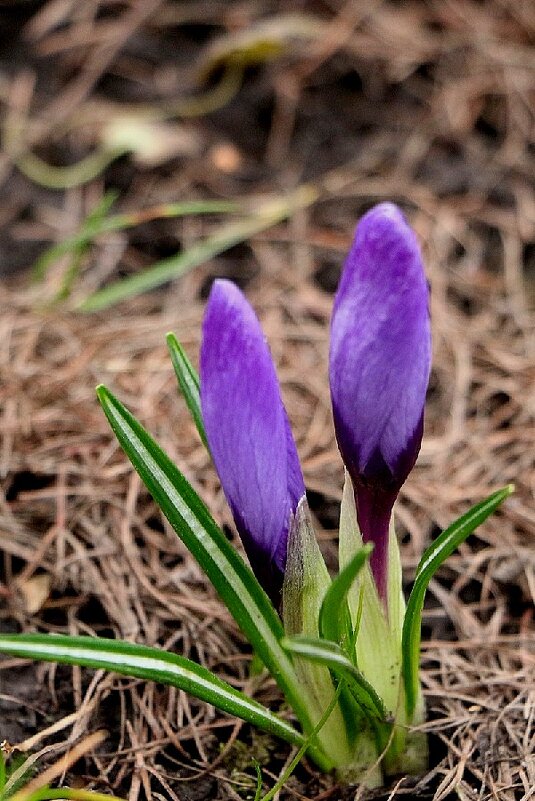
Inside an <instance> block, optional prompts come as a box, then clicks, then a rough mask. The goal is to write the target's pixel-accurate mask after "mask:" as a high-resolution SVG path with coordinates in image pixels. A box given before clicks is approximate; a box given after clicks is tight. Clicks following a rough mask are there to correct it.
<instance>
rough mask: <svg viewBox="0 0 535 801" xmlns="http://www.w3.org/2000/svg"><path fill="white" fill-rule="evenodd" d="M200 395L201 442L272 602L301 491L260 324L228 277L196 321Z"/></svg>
mask: <svg viewBox="0 0 535 801" xmlns="http://www.w3.org/2000/svg"><path fill="white" fill-rule="evenodd" d="M200 379H201V386H200V394H201V406H202V415H203V420H204V425H205V429H206V435H207V439H208V444H209V447H210V451H211V453H212V457H213V459H214V463H215V466H216V469H217V472H218V474H219V478H220V480H221V484H222V487H223V490H224V492H225V496H226V498H227V501H228V503H229V506H230V508H231V511H232V514H233V517H234V520H235V523H236V527H237V529H238V532H239V534H240V537H241V539H242V541H243V544H244V547H245V550H246V553H247V556H248V557H249V561H250V562H251V566H252V568H253V570H254V572H255V574H256V576H257V578H258V579H259V581H260V582H261V584H262V585H263V587H264V589H265V590H266V591H267V592H268V594H269V595H270V596H271V598H272V600H274V602H276V603H278V601H279V600H280V590H281V587H282V580H283V575H284V568H285V565H286V549H287V542H288V530H289V526H290V521H291V518H292V515H293V513H294V512H295V509H296V508H297V504H298V503H299V500H300V499H301V498H302V497H303V496H304V494H305V487H304V483H303V476H302V473H301V468H300V465H299V460H298V456H297V450H296V447H295V443H294V440H293V437H292V434H291V431H290V426H289V423H288V418H287V415H286V411H285V409H284V406H283V404H282V400H281V396H280V390H279V385H278V382H277V377H276V374H275V368H274V366H273V361H272V359H271V355H270V352H269V349H268V346H267V344H266V341H265V339H264V335H263V333H262V329H261V328H260V323H259V322H258V319H257V317H256V315H255V313H254V311H253V309H252V308H251V306H250V304H249V303H248V301H247V300H246V299H245V297H244V296H243V294H242V293H241V292H240V290H239V289H238V288H237V287H236V286H235V285H234V284H232V283H231V282H230V281H226V280H217V281H215V282H214V285H213V287H212V291H211V293H210V298H209V300H208V305H207V308H206V313H205V317H204V322H203V339H202V345H201V356H200Z"/></svg>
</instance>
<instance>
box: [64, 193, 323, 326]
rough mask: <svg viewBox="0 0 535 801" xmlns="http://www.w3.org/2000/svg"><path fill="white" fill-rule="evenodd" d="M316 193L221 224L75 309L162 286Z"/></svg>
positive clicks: (284, 200)
mask: <svg viewBox="0 0 535 801" xmlns="http://www.w3.org/2000/svg"><path fill="white" fill-rule="evenodd" d="M317 197H318V191H317V190H316V189H315V188H314V187H312V186H310V185H308V184H305V185H304V186H301V187H299V189H297V190H296V191H295V192H294V193H293V194H292V195H290V196H289V197H285V198H276V199H275V200H269V201H266V202H265V203H263V204H262V205H261V206H259V207H258V208H257V209H256V212H255V213H254V214H253V215H252V216H250V217H246V218H245V219H243V220H237V221H235V222H230V223H225V224H224V225H222V226H221V227H220V228H218V229H217V231H215V233H213V234H212V235H211V236H209V237H207V238H206V239H204V240H202V241H201V242H198V243H197V244H195V245H192V247H190V248H188V250H185V251H183V252H182V253H178V254H177V255H176V256H171V257H170V258H168V259H163V260H162V261H159V262H158V263H157V264H154V265H153V266H152V267H150V268H148V269H146V270H143V271H142V272H140V273H135V275H132V276H130V277H129V278H124V279H122V280H121V281H117V282H116V283H114V284H110V285H109V286H107V287H104V289H100V290H99V291H98V292H95V293H94V294H93V295H90V296H89V297H88V298H87V299H86V300H85V301H83V302H82V303H81V304H80V306H78V307H77V308H78V309H79V310H80V311H84V312H95V311H101V310H102V309H106V308H108V307H109V306H113V305H114V304H115V303H119V302H120V301H122V300H125V299H126V298H131V297H134V296H135V295H139V294H141V293H142V292H146V291H147V290H149V289H154V288H155V287H158V286H161V285H162V284H165V283H166V282H167V281H171V280H172V279H173V278H178V277H179V276H180V275H184V273H186V272H188V270H191V269H192V268H193V267H197V266H198V265H200V264H203V263H204V262H206V261H208V260H209V259H211V258H213V257H214V256H217V255H218V254H219V253H223V252H224V251H225V250H228V249H229V248H231V247H233V246H234V245H237V244H238V243H240V242H244V241H245V240H247V239H249V238H250V237H252V236H255V235H256V234H258V233H260V232H261V231H265V230H266V228H271V227H272V226H273V225H276V224H277V223H279V222H282V220H285V219H286V218H287V217H289V216H291V214H292V213H293V212H294V211H296V210H297V209H300V208H306V207H307V206H310V205H312V203H313V202H314V201H315V200H316V199H317Z"/></svg>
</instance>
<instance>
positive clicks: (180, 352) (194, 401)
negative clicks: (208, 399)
mask: <svg viewBox="0 0 535 801" xmlns="http://www.w3.org/2000/svg"><path fill="white" fill-rule="evenodd" d="M166 340H167V346H168V348H169V353H170V354H171V360H172V362H173V367H174V369H175V375H176V378H177V381H178V386H179V387H180V391H181V392H182V395H183V396H184V400H185V401H186V405H187V407H188V409H189V410H190V414H191V416H192V417H193V421H194V423H195V426H196V427H197V431H198V432H199V436H200V438H201V440H202V442H203V444H204V446H205V447H206V449H207V450H209V448H208V440H207V439H206V431H205V430H204V423H203V419H202V411H201V399H200V395H199V387H200V384H199V376H198V374H197V371H196V370H195V368H194V367H193V365H192V363H191V362H190V360H189V359H188V357H187V355H186V352H185V350H184V348H183V347H182V345H181V344H180V342H179V341H178V339H177V338H176V336H175V335H174V334H173V333H169V334H167V337H166Z"/></svg>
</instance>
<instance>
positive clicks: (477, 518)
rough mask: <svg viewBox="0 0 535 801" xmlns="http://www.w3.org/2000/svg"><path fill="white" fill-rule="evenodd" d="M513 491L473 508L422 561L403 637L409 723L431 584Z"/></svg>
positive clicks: (499, 493)
mask: <svg viewBox="0 0 535 801" xmlns="http://www.w3.org/2000/svg"><path fill="white" fill-rule="evenodd" d="M513 491H514V486H513V485H512V484H509V485H508V486H507V487H504V488H503V489H501V490H498V491H497V492H494V493H493V494H492V495H489V497H488V498H486V499H485V500H484V501H481V503H478V504H476V505H475V506H473V507H472V508H471V509H470V510H469V511H468V512H466V514H464V515H462V517H460V518H459V519H458V520H456V521H455V522H454V523H452V524H451V526H449V527H448V528H447V529H445V530H444V531H443V532H442V533H441V534H439V536H438V537H437V538H436V540H435V541H434V542H433V543H431V545H430V546H429V548H427V550H426V551H424V554H423V556H422V558H421V559H420V563H419V565H418V568H417V570H416V577H415V579H414V585H413V588H412V591H411V594H410V597H409V600H408V602H407V610H406V612H405V620H404V623H403V634H402V658H403V666H402V673H403V682H404V687H405V706H406V710H407V717H408V720H409V722H410V721H411V719H412V716H413V714H414V711H415V708H416V703H417V699H418V690H419V667H420V641H421V630H422V610H423V606H424V600H425V594H426V592H427V588H428V586H429V582H430V581H431V579H432V578H433V576H434V575H435V573H436V571H437V570H438V568H439V567H440V566H441V565H442V564H443V562H444V561H445V560H446V559H447V558H448V557H449V556H451V554H452V553H453V552H454V551H455V550H456V549H457V548H458V547H459V545H461V543H463V542H464V541H465V539H466V538H467V537H468V536H469V535H470V534H471V533H472V532H473V531H474V530H475V529H476V528H477V527H478V526H479V525H480V524H481V523H483V521H484V520H486V519H487V517H489V515H491V514H492V513H493V512H494V511H495V510H496V509H497V507H498V506H499V505H500V504H501V503H502V501H504V500H505V499H506V498H507V497H508V496H509V495H511V493H512V492H513Z"/></svg>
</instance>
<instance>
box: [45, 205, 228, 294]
mask: <svg viewBox="0 0 535 801" xmlns="http://www.w3.org/2000/svg"><path fill="white" fill-rule="evenodd" d="M117 196H118V194H117V193H116V192H106V194H105V195H104V197H103V198H102V200H101V201H100V203H99V204H98V205H97V206H96V208H94V209H93V211H91V212H90V213H89V214H88V216H87V217H86V219H85V220H84V222H83V223H82V226H81V228H80V230H79V231H78V233H76V234H74V235H73V236H70V237H68V238H67V239H63V240H62V241H61V242H58V243H57V245H53V246H52V247H50V248H48V249H47V250H45V252H44V253H42V254H41V256H39V258H38V259H37V260H36V262H35V264H34V265H33V277H34V279H35V280H37V281H39V280H41V279H42V278H44V276H45V274H46V272H47V270H48V268H49V267H50V266H51V265H52V264H53V263H54V262H56V261H57V260H58V259H60V258H61V257H62V256H65V255H66V254H67V253H71V252H72V253H74V254H82V253H84V252H85V250H87V248H88V247H89V246H90V245H91V243H92V242H93V240H94V239H96V238H97V237H98V236H101V235H102V234H108V233H110V232H112V231H125V230H127V229H129V228H134V227H135V226H137V225H141V224H142V223H146V222H150V221H151V220H159V219H168V218H170V217H185V216H187V215H190V214H191V215H193V214H221V213H224V212H229V213H235V212H237V211H239V207H238V206H237V205H236V203H231V202H229V201H224V200H223V201H222V200H187V201H183V202H182V203H165V204H162V205H159V206H153V207H151V208H148V209H141V210H140V211H133V212H125V213H123V214H113V215H112V216H111V217H106V214H107V213H108V211H109V210H110V208H111V206H112V205H113V203H114V202H115V200H116V199H117Z"/></svg>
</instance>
